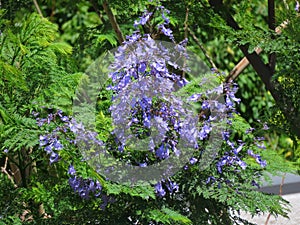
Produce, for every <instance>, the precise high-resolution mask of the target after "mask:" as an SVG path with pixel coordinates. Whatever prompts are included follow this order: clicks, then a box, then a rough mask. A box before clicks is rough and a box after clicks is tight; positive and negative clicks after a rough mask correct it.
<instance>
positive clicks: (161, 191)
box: [154, 181, 166, 197]
mask: <svg viewBox="0 0 300 225" xmlns="http://www.w3.org/2000/svg"><path fill="white" fill-rule="evenodd" d="M154 188H155V192H156V193H157V195H158V196H160V197H163V196H165V195H166V191H165V190H164V189H163V187H162V182H161V181H159V182H158V183H157V184H156V185H155V186H154Z"/></svg>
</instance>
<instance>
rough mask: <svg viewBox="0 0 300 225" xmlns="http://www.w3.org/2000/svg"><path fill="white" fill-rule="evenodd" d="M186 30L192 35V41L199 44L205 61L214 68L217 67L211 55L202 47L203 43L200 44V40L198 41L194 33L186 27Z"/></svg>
mask: <svg viewBox="0 0 300 225" xmlns="http://www.w3.org/2000/svg"><path fill="white" fill-rule="evenodd" d="M188 31H189V32H190V34H191V35H192V38H193V39H194V41H195V42H196V44H197V45H198V46H199V48H200V49H201V50H202V52H203V54H204V56H205V58H206V59H207V61H208V62H209V64H210V65H211V67H212V68H213V69H215V70H218V69H217V66H216V65H215V63H214V61H213V60H212V59H211V57H210V56H209V55H208V53H207V51H206V49H205V48H204V47H203V45H202V44H201V42H200V41H199V39H198V38H197V37H196V35H195V34H194V32H193V31H192V30H191V29H190V28H188Z"/></svg>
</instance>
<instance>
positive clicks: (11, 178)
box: [1, 157, 18, 188]
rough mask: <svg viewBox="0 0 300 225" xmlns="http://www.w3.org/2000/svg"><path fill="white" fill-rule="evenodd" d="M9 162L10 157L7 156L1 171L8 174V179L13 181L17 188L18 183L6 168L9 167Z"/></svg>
mask: <svg viewBox="0 0 300 225" xmlns="http://www.w3.org/2000/svg"><path fill="white" fill-rule="evenodd" d="M7 162H8V157H6V158H5V163H4V166H3V167H1V172H2V173H4V174H6V175H7V177H8V179H9V180H10V181H11V182H12V184H13V185H14V187H15V188H17V187H18V186H17V185H16V183H15V182H14V178H13V177H12V176H11V175H10V174H9V173H8V172H7V170H6V168H7Z"/></svg>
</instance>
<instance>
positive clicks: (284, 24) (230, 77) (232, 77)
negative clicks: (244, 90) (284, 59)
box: [226, 20, 289, 81]
mask: <svg viewBox="0 0 300 225" xmlns="http://www.w3.org/2000/svg"><path fill="white" fill-rule="evenodd" d="M288 23H289V21H288V20H286V21H284V22H282V23H281V24H280V26H278V27H276V28H275V32H276V33H277V34H281V32H282V29H284V28H286V27H287V25H288ZM255 52H256V53H257V54H260V53H261V52H262V49H261V48H259V47H257V48H256V49H255ZM248 65H249V61H248V59H247V58H246V57H244V58H243V59H242V60H241V61H239V63H238V64H236V66H235V67H234V68H233V69H232V70H231V72H230V73H229V75H228V76H227V77H226V81H230V80H232V81H233V80H235V79H236V78H237V77H238V76H239V75H240V74H241V73H242V72H243V70H244V69H245V68H246V67H247V66H248Z"/></svg>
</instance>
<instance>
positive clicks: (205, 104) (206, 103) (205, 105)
mask: <svg viewBox="0 0 300 225" xmlns="http://www.w3.org/2000/svg"><path fill="white" fill-rule="evenodd" d="M209 108H210V105H209V102H208V101H203V103H202V109H203V110H205V109H209Z"/></svg>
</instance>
